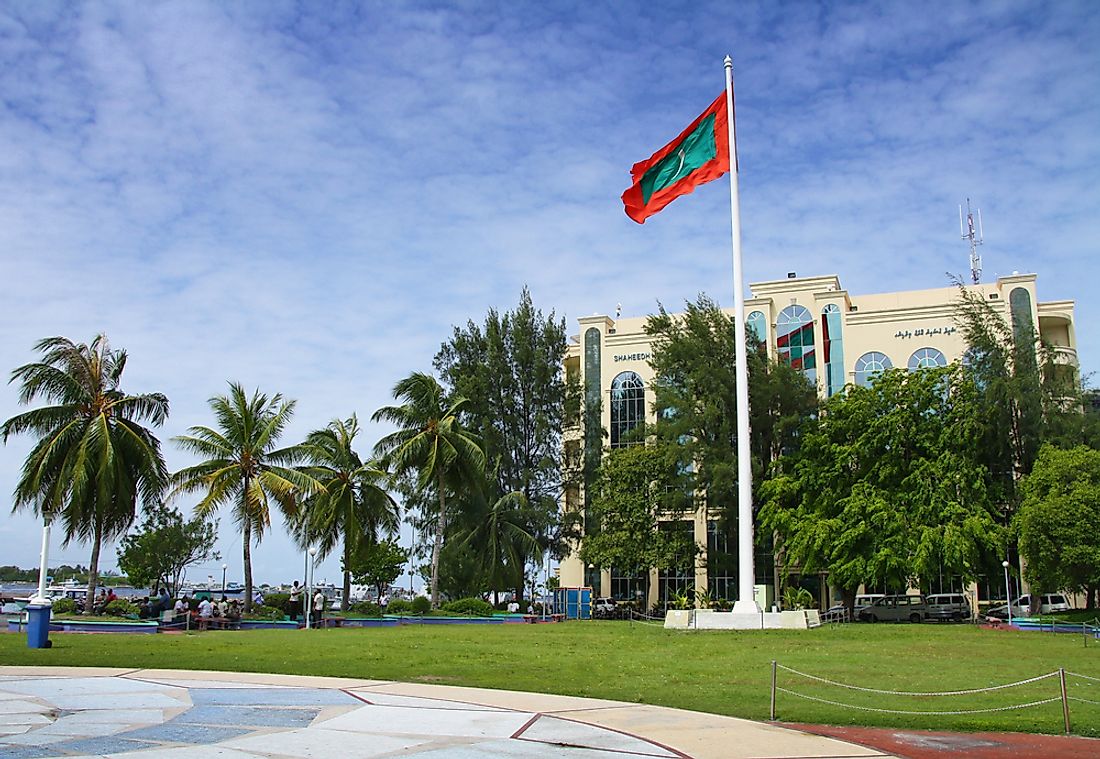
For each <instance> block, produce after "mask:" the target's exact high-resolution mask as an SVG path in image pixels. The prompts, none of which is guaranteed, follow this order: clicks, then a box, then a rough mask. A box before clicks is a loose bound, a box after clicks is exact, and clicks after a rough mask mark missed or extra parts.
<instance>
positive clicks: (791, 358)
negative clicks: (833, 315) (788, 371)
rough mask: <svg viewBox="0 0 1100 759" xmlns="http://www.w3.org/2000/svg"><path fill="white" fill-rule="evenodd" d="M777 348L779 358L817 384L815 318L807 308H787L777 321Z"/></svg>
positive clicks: (796, 306) (795, 306) (780, 313)
mask: <svg viewBox="0 0 1100 759" xmlns="http://www.w3.org/2000/svg"><path fill="white" fill-rule="evenodd" d="M775 347H776V349H777V350H778V351H779V358H780V359H782V360H783V361H786V362H787V364H788V365H789V366H791V367H792V368H794V369H801V370H802V373H803V374H805V375H806V378H807V379H809V380H810V382H814V383H816V382H817V358H816V356H815V355H814V318H813V316H811V315H810V312H809V311H808V310H806V308H805V306H799V305H794V306H787V307H786V308H784V309H783V310H782V311H780V312H779V316H778V317H777V318H776V320H775Z"/></svg>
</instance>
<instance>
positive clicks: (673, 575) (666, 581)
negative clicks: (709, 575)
mask: <svg viewBox="0 0 1100 759" xmlns="http://www.w3.org/2000/svg"><path fill="white" fill-rule="evenodd" d="M659 527H660V529H661V531H662V532H680V533H684V534H685V535H686V536H687V538H688V539H689V540H690V539H691V531H692V523H691V522H688V521H686V520H679V521H676V522H661V523H660V525H659ZM657 583H658V594H659V595H658V598H659V603H660V604H661V606H662V607H664V608H666V609H667V608H668V606H669V604H670V603H671V602H672V596H673V595H674V594H680V595H686V596H687V597H688V598H689V599H692V600H694V597H695V562H694V561H693V560H692V559H688V558H685V559H684V560H683V561H681V562H679V563H678V565H677V566H672V567H660V568H658V570H657Z"/></svg>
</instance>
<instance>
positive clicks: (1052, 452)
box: [1014, 445, 1100, 609]
mask: <svg viewBox="0 0 1100 759" xmlns="http://www.w3.org/2000/svg"><path fill="white" fill-rule="evenodd" d="M1022 491H1023V502H1022V504H1021V505H1020V509H1019V511H1018V512H1017V514H1016V516H1015V520H1014V526H1015V528H1016V530H1017V531H1018V533H1019V544H1020V553H1021V554H1022V555H1023V557H1024V559H1025V561H1026V564H1025V566H1024V579H1026V580H1027V581H1028V583H1030V584H1031V586H1032V587H1033V588H1034V589H1035V590H1036V591H1037V592H1038V593H1048V592H1053V591H1058V590H1069V591H1073V592H1083V593H1085V595H1086V598H1087V599H1088V601H1087V602H1088V608H1090V609H1092V608H1095V605H1096V600H1095V599H1096V593H1097V590H1100V451H1097V450H1095V449H1092V448H1086V447H1084V446H1078V447H1076V448H1073V449H1070V450H1059V449H1057V448H1054V447H1053V446H1049V445H1047V446H1043V448H1041V449H1040V451H1039V457H1038V459H1037V460H1036V462H1035V465H1034V467H1033V468H1032V470H1031V474H1029V475H1028V476H1027V478H1026V479H1025V480H1024V481H1023V484H1022Z"/></svg>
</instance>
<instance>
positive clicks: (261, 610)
mask: <svg viewBox="0 0 1100 759" xmlns="http://www.w3.org/2000/svg"><path fill="white" fill-rule="evenodd" d="M264 600H265V601H266V600H267V599H266V598H265V599H264ZM284 616H286V615H285V614H283V610H282V609H280V608H278V607H275V606H268V605H267V604H264V605H262V606H253V607H252V611H250V612H249V613H248V614H245V615H244V618H245V619H264V620H275V621H276V622H278V621H281V620H282V618H283V617H284Z"/></svg>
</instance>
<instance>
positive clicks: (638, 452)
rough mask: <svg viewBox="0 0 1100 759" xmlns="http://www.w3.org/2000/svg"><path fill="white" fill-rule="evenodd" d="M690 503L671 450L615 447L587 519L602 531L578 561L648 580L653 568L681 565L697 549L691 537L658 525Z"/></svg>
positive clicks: (601, 474)
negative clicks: (641, 574) (638, 574)
mask: <svg viewBox="0 0 1100 759" xmlns="http://www.w3.org/2000/svg"><path fill="white" fill-rule="evenodd" d="M691 504H692V501H691V496H690V493H688V492H686V491H685V490H684V481H683V477H682V472H681V469H680V465H679V460H678V458H677V455H676V451H675V450H674V449H673V448H672V447H670V446H666V445H662V444H659V443H658V444H654V445H649V446H642V445H635V446H628V447H625V448H616V449H614V450H612V451H610V452H609V453H608V455H607V456H606V457H605V458H604V460H603V463H602V464H601V466H600V470H599V475H598V476H597V478H596V484H595V492H594V493H593V494H592V500H591V503H590V505H589V512H588V519H589V520H591V521H594V522H596V523H597V524H598V525H599V527H598V529H597V530H594V531H593V532H591V533H590V534H589V535H588V536H587V537H586V538H585V540H584V543H582V544H581V548H580V553H579V555H580V559H581V560H582V561H583V562H585V563H586V564H592V565H594V566H598V567H617V568H619V569H622V570H634V571H638V572H646V573H647V577H648V571H649V569H650V568H652V567H656V568H658V569H665V568H670V567H678V566H682V565H684V564H685V563H688V562H690V561H691V560H692V559H693V558H694V557H695V554H696V550H697V549H696V546H695V543H694V541H693V540H692V539H691V534H690V532H685V531H683V530H662V529H660V523H661V522H662V521H676V520H677V519H678V518H679V517H680V516H682V515H683V514H684V513H686V512H687V511H688V509H689V508H690V507H691ZM647 584H648V581H647ZM647 597H648V588H647Z"/></svg>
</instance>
